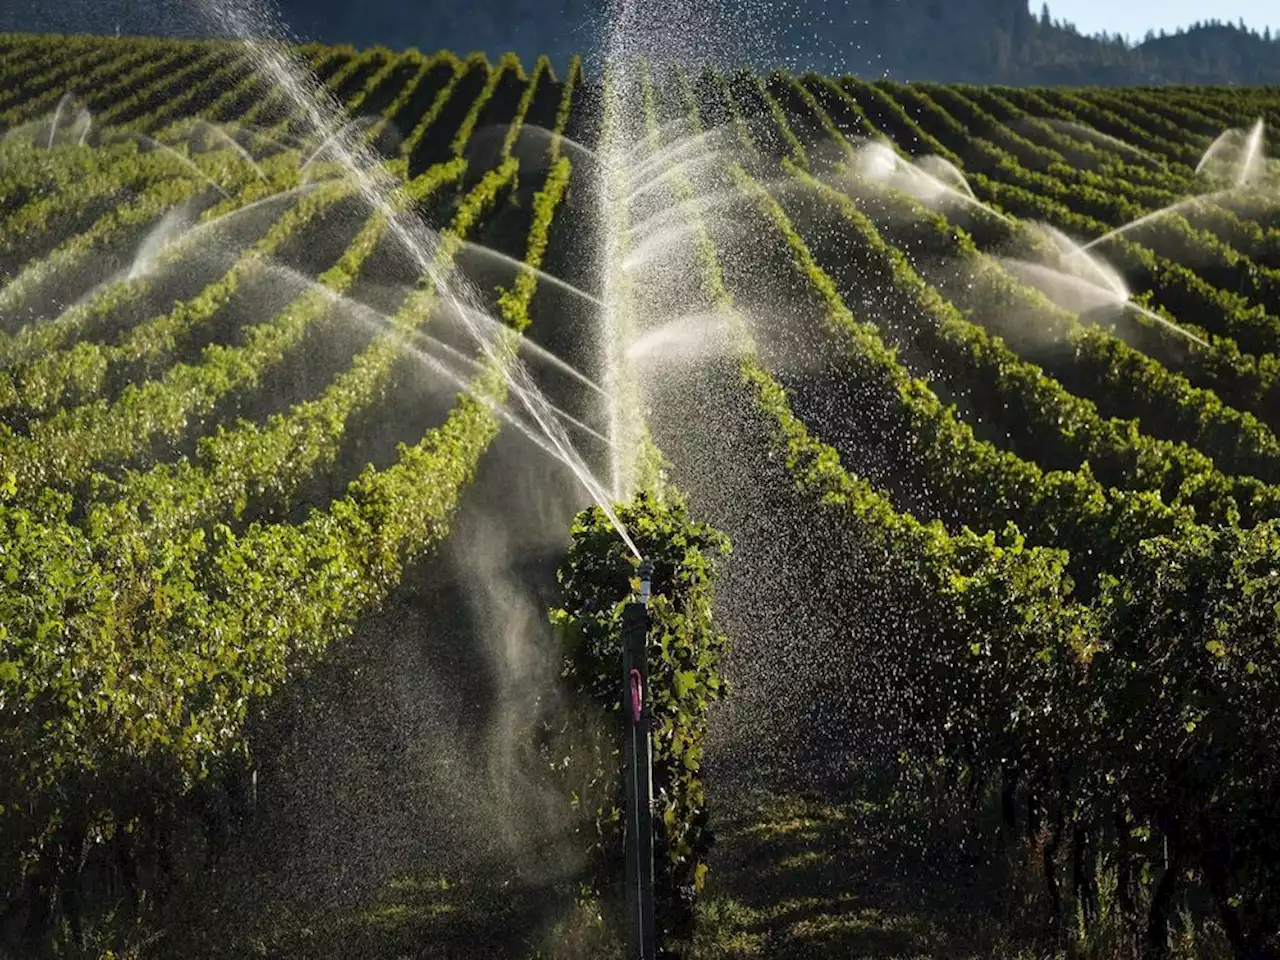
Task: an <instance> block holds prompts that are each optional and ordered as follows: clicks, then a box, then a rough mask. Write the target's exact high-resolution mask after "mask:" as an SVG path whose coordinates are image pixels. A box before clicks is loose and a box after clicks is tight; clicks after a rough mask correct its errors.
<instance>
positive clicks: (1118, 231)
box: [1071, 186, 1239, 256]
mask: <svg viewBox="0 0 1280 960" xmlns="http://www.w3.org/2000/svg"><path fill="white" fill-rule="evenodd" d="M1238 189H1239V187H1238V186H1237V187H1232V188H1230V189H1227V190H1217V191H1215V192H1213V193H1202V194H1199V195H1197V196H1194V197H1187V199H1185V200H1179V201H1177V202H1176V203H1171V204H1168V205H1167V206H1164V207H1161V208H1160V209H1159V210H1153V211H1151V212H1150V213H1147V214H1143V215H1142V216H1141V217H1139V218H1138V219H1137V220H1132V221H1130V222H1129V223H1124V224H1121V225H1120V226H1118V227H1116V228H1115V229H1114V230H1108V231H1107V232H1106V233H1104V234H1103V235H1102V236H1100V237H1094V238H1093V239H1092V240H1090V241H1089V242H1088V243H1085V244H1081V245H1080V246H1079V247H1077V248H1076V250H1075V251H1073V252H1072V254H1071V256H1079V255H1081V254H1083V253H1084V252H1085V251H1087V250H1091V249H1093V248H1094V247H1096V246H1098V245H1099V244H1102V243H1105V242H1107V241H1108V240H1112V239H1114V238H1115V237H1121V236H1124V235H1125V234H1126V233H1128V232H1129V231H1130V230H1136V229H1137V228H1138V227H1141V226H1143V225H1144V224H1147V223H1151V222H1152V221H1154V220H1159V219H1160V218H1161V217H1168V216H1172V215H1173V214H1176V213H1178V212H1179V211H1181V210H1184V209H1186V208H1187V207H1192V206H1196V205H1198V204H1201V203H1215V202H1217V201H1218V200H1220V199H1222V198H1223V197H1225V196H1228V195H1229V194H1232V193H1235V192H1236V190H1238Z"/></svg>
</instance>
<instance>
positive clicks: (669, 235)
mask: <svg viewBox="0 0 1280 960" xmlns="http://www.w3.org/2000/svg"><path fill="white" fill-rule="evenodd" d="M698 230H699V226H698V224H696V223H690V222H685V223H677V224H672V225H671V226H669V227H667V228H666V229H664V230H658V231H655V232H654V233H653V234H652V235H651V236H649V237H646V238H645V239H644V240H643V241H642V242H641V243H639V244H638V245H636V246H635V247H633V248H632V250H631V252H630V253H628V254H627V256H626V258H625V259H624V260H623V261H622V264H621V266H620V269H621V270H622V272H623V273H634V272H635V271H636V268H637V267H639V266H641V265H642V264H646V263H648V262H649V261H650V260H652V259H653V258H654V257H655V256H658V255H659V254H663V253H669V252H670V249H671V247H670V245H671V244H673V243H676V242H677V241H680V240H683V239H685V238H686V237H688V236H689V235H690V234H696V233H697V232H698Z"/></svg>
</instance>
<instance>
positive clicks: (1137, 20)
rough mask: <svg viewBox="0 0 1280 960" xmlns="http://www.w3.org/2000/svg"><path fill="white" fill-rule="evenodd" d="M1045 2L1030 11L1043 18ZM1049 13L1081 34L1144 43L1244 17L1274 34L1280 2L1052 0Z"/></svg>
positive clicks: (1034, 0) (1036, 1) (1034, 2)
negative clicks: (1151, 36) (1153, 36)
mask: <svg viewBox="0 0 1280 960" xmlns="http://www.w3.org/2000/svg"><path fill="white" fill-rule="evenodd" d="M1042 2H1043V0H1030V6H1031V12H1032V13H1034V14H1035V15H1036V16H1039V15H1040V5H1041V3H1042ZM1049 14H1050V16H1052V17H1053V19H1055V20H1069V21H1070V22H1072V23H1074V24H1075V25H1076V26H1077V27H1078V28H1079V29H1080V32H1081V33H1086V34H1095V33H1101V32H1102V31H1103V30H1105V31H1107V32H1108V33H1117V32H1118V33H1123V34H1127V35H1128V36H1129V39H1130V40H1133V41H1141V40H1142V37H1143V36H1144V35H1145V34H1146V32H1147V31H1148V30H1155V31H1157V32H1159V30H1160V28H1161V27H1163V28H1164V29H1165V30H1167V31H1168V32H1169V33H1172V32H1173V31H1174V30H1175V29H1176V28H1178V27H1186V26H1190V25H1191V24H1193V23H1195V22H1196V21H1197V20H1210V19H1217V20H1226V21H1229V22H1231V23H1235V22H1236V21H1237V20H1239V19H1240V18H1241V17H1244V22H1245V25H1246V26H1249V27H1253V28H1254V29H1257V30H1262V28H1263V27H1270V28H1271V32H1272V33H1275V32H1276V31H1277V30H1280V3H1277V0H1127V2H1126V0H1121V2H1116V0H1049Z"/></svg>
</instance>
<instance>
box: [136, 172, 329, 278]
mask: <svg viewBox="0 0 1280 960" xmlns="http://www.w3.org/2000/svg"><path fill="white" fill-rule="evenodd" d="M319 186H320V184H318V183H304V184H301V185H299V186H296V187H289V188H288V189H286V190H277V191H276V192H275V193H272V194H269V195H267V196H265V197H262V198H260V199H258V200H255V201H253V203H247V204H245V205H244V206H243V207H237V208H236V209H234V210H228V211H227V212H226V213H223V214H219V215H218V216H216V217H214V218H213V219H212V220H204V221H201V222H198V223H191V222H190V220H189V219H187V218H186V217H185V214H183V216H181V217H176V218H174V219H172V220H171V219H170V218H171V217H174V216H175V214H177V213H179V212H180V211H182V210H183V209H184V207H183V206H179V207H175V208H173V209H172V210H170V211H169V212H168V213H166V214H165V215H164V217H163V218H161V221H160V223H159V224H157V225H156V226H155V227H154V228H153V229H152V230H151V232H150V233H148V234H147V236H146V238H144V240H143V242H142V245H141V247H140V248H139V252H138V254H137V255H136V256H135V257H134V263H133V266H132V267H131V268H130V270H129V273H128V279H130V280H133V279H135V278H136V277H138V276H141V275H142V274H143V273H145V272H146V270H147V269H148V268H149V267H150V266H151V261H152V260H154V259H155V258H156V257H158V256H159V255H160V254H162V253H165V252H166V251H170V252H171V253H172V255H173V256H180V255H181V254H182V253H183V252H184V248H186V247H188V246H190V244H191V243H193V242H194V241H196V240H197V239H201V238H203V237H206V236H207V235H209V234H213V233H215V232H216V231H218V230H220V229H222V228H224V227H226V226H228V225H229V224H230V223H232V222H233V221H235V220H240V219H244V218H245V217H246V216H247V215H249V214H251V213H255V212H257V211H258V210H260V209H261V208H263V207H266V206H268V205H270V204H273V203H279V202H281V201H283V200H291V199H293V198H294V197H300V196H302V195H303V194H305V193H310V192H311V191H313V190H315V189H317V188H318V187H319ZM179 228H181V229H179Z"/></svg>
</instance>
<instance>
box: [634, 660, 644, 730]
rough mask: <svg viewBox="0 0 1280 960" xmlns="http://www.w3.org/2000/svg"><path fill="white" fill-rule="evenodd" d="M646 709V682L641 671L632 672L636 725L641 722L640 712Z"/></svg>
mask: <svg viewBox="0 0 1280 960" xmlns="http://www.w3.org/2000/svg"><path fill="white" fill-rule="evenodd" d="M643 709H644V680H643V679H642V678H641V676H640V671H639V670H632V671H631V713H632V716H633V717H634V719H635V722H636V723H639V722H640V712H641V711H642V710H643Z"/></svg>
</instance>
